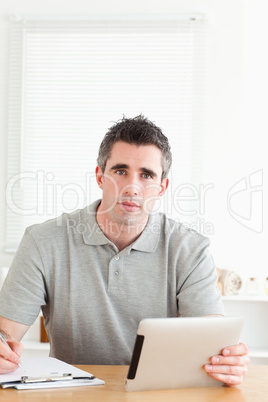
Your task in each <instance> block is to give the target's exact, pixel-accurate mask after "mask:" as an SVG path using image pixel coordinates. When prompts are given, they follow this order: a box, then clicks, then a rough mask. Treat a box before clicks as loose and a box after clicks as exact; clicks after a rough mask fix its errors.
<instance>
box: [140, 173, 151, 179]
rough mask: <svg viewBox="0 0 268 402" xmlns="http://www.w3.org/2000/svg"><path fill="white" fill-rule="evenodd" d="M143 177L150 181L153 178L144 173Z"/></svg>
mask: <svg viewBox="0 0 268 402" xmlns="http://www.w3.org/2000/svg"><path fill="white" fill-rule="evenodd" d="M142 177H143V178H144V179H147V180H149V179H151V178H152V176H151V175H150V174H149V173H143V174H142Z"/></svg>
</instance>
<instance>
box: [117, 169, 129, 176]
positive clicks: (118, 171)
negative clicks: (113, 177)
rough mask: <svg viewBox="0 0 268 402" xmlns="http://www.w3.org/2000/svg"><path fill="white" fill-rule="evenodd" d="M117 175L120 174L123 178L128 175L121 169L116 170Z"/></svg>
mask: <svg viewBox="0 0 268 402" xmlns="http://www.w3.org/2000/svg"><path fill="white" fill-rule="evenodd" d="M115 173H116V174H118V175H119V176H123V175H125V174H126V171H125V170H121V169H119V170H116V171H115Z"/></svg>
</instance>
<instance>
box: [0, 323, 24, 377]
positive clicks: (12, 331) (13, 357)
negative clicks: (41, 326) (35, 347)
mask: <svg viewBox="0 0 268 402" xmlns="http://www.w3.org/2000/svg"><path fill="white" fill-rule="evenodd" d="M28 329H29V326H28V325H24V324H20V323H19V322H16V321H12V320H9V319H8V318H5V317H1V316H0V332H2V334H3V335H4V336H5V339H6V340H7V343H8V345H9V346H10V348H11V350H10V349H9V348H8V347H7V346H6V345H5V344H4V342H2V341H1V340H0V374H3V373H10V372H12V371H15V370H17V368H18V364H19V363H20V357H21V354H22V351H23V345H22V344H21V343H20V342H19V341H20V340H21V339H22V338H23V336H24V335H25V333H26V332H27V330H28Z"/></svg>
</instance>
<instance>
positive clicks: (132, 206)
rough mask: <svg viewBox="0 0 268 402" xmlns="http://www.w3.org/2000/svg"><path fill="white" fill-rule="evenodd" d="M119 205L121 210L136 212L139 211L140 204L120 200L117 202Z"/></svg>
mask: <svg viewBox="0 0 268 402" xmlns="http://www.w3.org/2000/svg"><path fill="white" fill-rule="evenodd" d="M119 206H120V208H121V210H123V211H127V212H136V211H139V210H140V208H141V206H140V205H139V204H138V203H136V202H133V201H121V202H119Z"/></svg>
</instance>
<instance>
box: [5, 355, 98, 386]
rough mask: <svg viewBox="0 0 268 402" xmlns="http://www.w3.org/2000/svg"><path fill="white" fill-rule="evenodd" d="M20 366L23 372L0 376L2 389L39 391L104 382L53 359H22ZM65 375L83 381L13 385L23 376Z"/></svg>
mask: <svg viewBox="0 0 268 402" xmlns="http://www.w3.org/2000/svg"><path fill="white" fill-rule="evenodd" d="M21 365H22V367H23V369H24V370H22V369H21V368H20V367H19V368H18V369H17V370H16V371H14V372H12V373H9V374H0V384H1V386H2V387H3V388H8V387H15V388H17V389H39V388H61V387H75V386H85V385H102V384H104V381H103V380H100V379H98V378H94V379H90V377H92V374H91V373H88V372H87V371H84V370H80V369H78V368H77V367H74V366H72V365H70V364H67V363H65V362H63V361H61V360H58V359H55V358H53V357H43V358H32V359H24V360H23V361H22V362H21ZM67 373H68V374H69V373H70V374H72V376H73V377H83V379H79V380H76V379H73V380H64V381H48V382H39V383H21V384H20V383H19V384H16V383H15V384H14V382H16V381H20V380H21V377H23V376H28V377H34V378H49V377H53V376H59V375H63V374H67ZM84 377H86V378H84Z"/></svg>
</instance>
